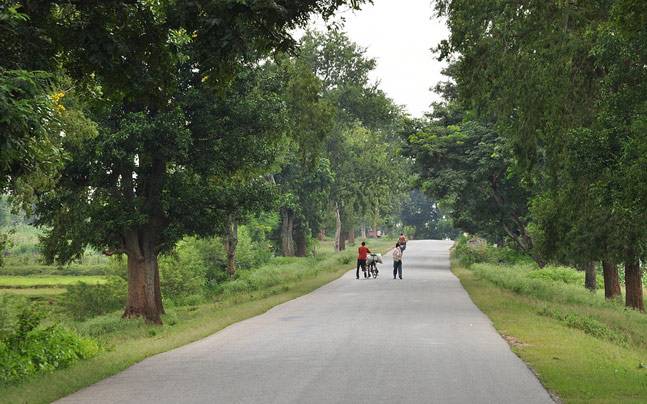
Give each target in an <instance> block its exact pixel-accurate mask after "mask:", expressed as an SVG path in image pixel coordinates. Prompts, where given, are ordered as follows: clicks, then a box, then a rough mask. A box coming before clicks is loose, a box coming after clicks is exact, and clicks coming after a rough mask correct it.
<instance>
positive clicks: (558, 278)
mask: <svg viewBox="0 0 647 404" xmlns="http://www.w3.org/2000/svg"><path fill="white" fill-rule="evenodd" d="M528 277H529V278H531V279H542V280H545V281H553V282H562V283H567V284H572V285H581V284H582V283H583V282H584V274H583V273H581V272H577V271H576V270H575V269H573V268H568V267H546V268H542V269H538V270H535V271H531V272H530V273H528Z"/></svg>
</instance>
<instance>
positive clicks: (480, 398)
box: [60, 241, 553, 404]
mask: <svg viewBox="0 0 647 404" xmlns="http://www.w3.org/2000/svg"><path fill="white" fill-rule="evenodd" d="M450 245H451V244H450V243H449V242H446V241H411V242H409V245H408V247H407V250H406V251H405V253H404V259H403V263H404V265H403V267H404V271H403V276H404V279H403V280H393V279H392V276H391V274H390V271H389V269H390V268H391V266H392V263H391V261H390V260H389V259H387V260H385V262H384V264H383V265H381V266H380V268H381V276H380V277H379V278H378V279H377V280H363V279H362V280H355V275H354V272H349V273H347V274H345V275H344V276H343V277H341V278H340V279H338V280H337V281H334V282H332V283H330V284H328V285H326V286H324V287H322V288H320V289H318V290H316V291H315V292H313V293H311V294H309V295H306V296H303V297H301V298H298V299H295V300H292V301H290V302H287V303H285V304H282V305H280V306H277V307H275V308H273V309H272V310H270V311H268V312H267V313H265V314H263V315H261V316H258V317H254V318H251V319H249V320H246V321H242V322H240V323H237V324H234V325H232V326H230V327H228V328H226V329H224V330H222V331H221V332H219V333H217V334H214V335H212V336H210V337H207V338H205V339H203V340H200V341H197V342H194V343H192V344H189V345H186V346H184V347H181V348H179V349H175V350H173V351H170V352H167V353H163V354H160V355H157V356H154V357H151V358H149V359H146V360H144V361H143V362H140V363H138V364H136V365H134V366H132V367H130V368H129V369H127V370H125V371H124V372H121V373H119V374H117V375H115V376H113V377H110V378H108V379H106V380H104V381H102V382H99V383H97V384H95V385H93V386H90V387H88V388H86V389H84V390H81V391H79V392H78V393H76V394H73V395H71V396H68V397H66V398H65V399H63V400H61V401H60V402H62V403H156V404H161V403H342V402H343V403H391V404H396V403H552V402H553V401H552V400H551V398H550V396H549V395H548V393H547V392H546V391H545V390H544V388H543V387H542V386H541V384H540V383H539V382H538V380H537V379H536V377H535V376H534V375H533V373H532V372H531V371H530V370H529V369H528V368H527V367H526V365H525V364H524V363H523V362H522V361H521V360H519V358H518V357H517V356H516V355H514V354H513V353H512V352H511V351H510V349H509V347H508V345H507V343H506V342H505V341H504V340H503V339H502V338H501V337H500V336H499V334H498V333H497V332H496V331H495V330H494V328H493V327H492V325H491V323H490V321H489V319H488V318H487V317H486V316H485V315H484V314H483V313H481V311H479V310H478V308H476V306H475V305H474V304H473V303H472V301H471V300H470V298H469V296H468V295H467V293H466V292H465V290H464V289H463V288H462V286H461V285H460V283H459V281H458V279H457V278H456V277H455V276H454V275H453V274H452V273H451V272H450V270H449V248H450Z"/></svg>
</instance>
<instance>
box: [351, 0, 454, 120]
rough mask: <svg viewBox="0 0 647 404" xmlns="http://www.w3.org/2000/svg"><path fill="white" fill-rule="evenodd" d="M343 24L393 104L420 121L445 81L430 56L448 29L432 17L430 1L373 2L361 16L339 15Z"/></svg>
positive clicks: (433, 58) (446, 34)
mask: <svg viewBox="0 0 647 404" xmlns="http://www.w3.org/2000/svg"><path fill="white" fill-rule="evenodd" d="M339 14H340V15H343V16H344V17H345V19H346V24H345V26H344V29H345V31H346V32H347V33H348V36H349V37H350V38H351V39H352V40H353V41H355V42H357V43H358V44H359V45H361V46H363V47H365V48H367V54H368V56H370V57H373V58H375V59H376V60H377V68H376V70H375V71H374V72H373V75H372V78H373V79H374V80H378V81H379V82H380V88H381V89H382V90H384V91H385V92H386V93H387V95H388V96H389V97H391V98H392V99H393V100H394V101H395V102H396V103H397V104H400V105H403V106H404V107H405V109H406V110H407V111H408V112H409V113H410V114H411V115H413V116H417V117H419V116H422V114H423V113H425V112H427V111H429V110H430V107H429V105H430V104H431V103H432V102H433V101H438V100H439V99H440V97H439V96H438V95H437V94H434V93H433V92H432V90H431V89H432V88H433V86H434V85H435V84H436V83H437V82H439V81H443V80H447V78H446V77H445V76H443V75H442V74H441V73H440V71H441V70H442V69H443V67H444V66H445V62H442V63H441V62H438V61H437V60H436V56H435V55H434V54H433V52H432V51H431V48H433V47H435V46H436V45H437V44H438V43H439V42H440V41H441V40H442V39H445V38H447V36H448V29H447V27H446V25H445V22H444V21H443V20H438V19H436V18H435V17H433V8H432V4H431V0H374V4H373V5H370V4H369V5H364V6H363V9H362V10H360V11H356V12H352V11H349V10H345V11H341V12H340V13H339Z"/></svg>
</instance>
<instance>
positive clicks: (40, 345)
mask: <svg viewBox="0 0 647 404" xmlns="http://www.w3.org/2000/svg"><path fill="white" fill-rule="evenodd" d="M42 317H43V314H42V313H40V312H38V311H36V310H34V309H33V308H32V307H29V306H25V307H23V309H22V310H21V311H20V312H19V314H18V315H17V318H16V320H15V329H14V331H13V332H11V333H8V334H5V336H3V337H2V338H0V385H7V384H12V383H17V382H20V381H22V380H24V379H26V378H27V377H29V376H32V375H34V374H37V373H42V372H50V371H53V370H55V369H60V368H64V367H67V366H69V365H70V364H72V363H74V362H76V361H77V360H80V359H87V358H90V357H92V356H95V355H96V354H97V353H98V352H99V346H98V344H97V342H96V341H94V340H92V339H90V338H86V337H80V336H79V335H78V334H76V333H74V332H72V331H70V330H68V329H66V328H63V327H62V326H60V325H53V326H49V327H40V326H39V324H40V322H41V320H42Z"/></svg>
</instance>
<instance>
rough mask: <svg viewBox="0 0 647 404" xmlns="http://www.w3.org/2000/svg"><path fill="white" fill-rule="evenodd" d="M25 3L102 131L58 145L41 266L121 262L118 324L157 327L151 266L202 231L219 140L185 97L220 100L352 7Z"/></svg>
mask: <svg viewBox="0 0 647 404" xmlns="http://www.w3.org/2000/svg"><path fill="white" fill-rule="evenodd" d="M22 3H23V5H24V10H25V12H26V14H27V15H28V16H29V17H30V18H31V20H30V21H31V22H32V23H34V24H37V25H38V29H39V30H40V33H41V35H43V36H46V37H47V38H48V40H49V42H50V43H51V45H50V46H52V47H53V48H55V50H56V52H55V54H56V55H62V56H63V58H62V60H61V61H60V62H61V65H62V66H63V67H64V68H65V70H66V72H67V73H68V74H69V75H70V76H71V77H72V78H73V79H75V80H77V81H78V82H79V83H80V84H81V85H82V86H83V88H87V89H88V90H91V92H90V91H88V93H89V95H90V96H93V99H92V101H93V102H92V105H90V106H89V107H88V109H89V110H90V111H91V116H92V118H93V119H94V120H95V121H96V122H98V123H99V130H98V134H97V135H96V136H94V137H93V138H91V139H88V140H84V141H77V140H76V139H70V140H68V141H66V147H67V148H68V150H70V155H71V157H72V158H71V159H70V160H69V161H68V162H67V163H66V166H65V168H64V175H63V176H62V177H61V179H60V180H59V181H58V182H57V184H56V185H57V186H56V192H54V193H50V194H47V195H45V196H44V198H43V200H42V202H41V203H40V204H39V223H40V224H42V225H45V226H48V227H49V229H50V230H49V231H48V232H47V234H46V237H45V240H44V246H45V251H46V253H47V256H48V257H49V258H50V259H54V260H57V261H63V262H64V261H69V260H71V259H74V258H76V257H78V256H79V255H80V254H81V253H82V251H83V248H84V246H86V245H88V244H89V245H93V246H95V247H97V248H99V249H102V250H106V251H111V252H116V251H119V252H123V253H125V254H127V255H128V270H129V276H128V277H129V279H128V285H129V294H128V303H127V307H126V310H125V313H124V315H125V316H126V317H133V316H143V317H144V318H145V319H146V320H147V321H150V322H155V323H159V322H161V319H160V314H161V313H162V312H163V307H162V300H161V294H160V289H159V270H158V266H157V257H158V255H159V254H160V253H161V252H163V251H166V250H168V249H170V248H172V246H173V245H174V243H175V242H176V241H177V240H178V239H179V238H180V237H182V236H183V235H186V234H200V233H201V231H202V230H204V229H208V228H209V226H208V225H207V224H205V223H204V222H203V220H206V218H208V217H209V215H208V213H209V212H210V211H211V209H212V204H213V203H214V201H213V200H212V199H211V198H209V196H210V195H212V193H211V192H209V190H211V189H212V188H211V186H210V183H209V179H210V178H212V177H214V176H218V175H220V174H221V172H219V171H218V169H219V166H220V163H221V162H220V161H215V160H214V159H213V154H212V152H213V150H214V148H216V149H217V148H218V147H219V146H222V143H223V138H224V134H223V133H222V132H219V131H218V130H214V131H212V132H208V133H207V136H206V137H200V135H199V131H196V130H194V126H193V125H192V123H193V121H192V116H191V111H190V109H189V108H188V107H187V105H186V103H185V100H186V95H187V94H188V93H190V92H191V91H192V90H193V89H195V88H199V87H212V88H217V89H226V87H227V86H228V85H229V84H228V83H229V82H230V81H231V78H232V77H235V76H236V72H237V71H238V70H240V69H241V68H243V67H245V66H246V65H249V64H253V63H254V62H256V61H258V60H260V59H262V58H263V57H265V56H266V55H268V54H269V53H270V52H273V51H276V50H281V49H289V48H291V47H293V46H294V41H293V40H292V38H291V36H290V31H291V30H292V29H293V28H295V27H296V26H298V25H300V24H303V23H305V22H306V21H307V20H308V18H309V17H310V16H311V15H312V14H321V15H324V17H326V16H329V15H331V13H332V12H333V11H334V10H335V9H336V8H337V7H339V6H341V5H345V4H348V5H350V6H353V7H355V6H358V5H359V4H361V2H359V1H342V0H318V1H315V0H311V1H292V0H285V1H277V2H271V3H268V2H266V1H249V2H240V1H220V0H218V1H215V0H214V1H207V0H204V1H188V0H187V1H168V2H166V1H163V2H149V1H115V2H67V1H65V2H56V1H45V2H39V3H38V4H35V3H34V2H22ZM267 108H270V109H271V108H273V106H272V105H268V106H267ZM252 122H253V123H254V124H255V125H256V126H257V127H256V128H255V129H256V132H257V133H258V136H259V137H260V136H263V134H265V133H268V132H273V131H274V130H275V129H276V126H275V123H274V122H273V121H269V122H268V121H265V120H263V119H260V118H259V119H253V120H252ZM253 138H254V137H252V138H251V139H253ZM248 146H250V147H253V146H254V145H253V144H252V145H248ZM232 157H233V158H232V160H235V156H232Z"/></svg>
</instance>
